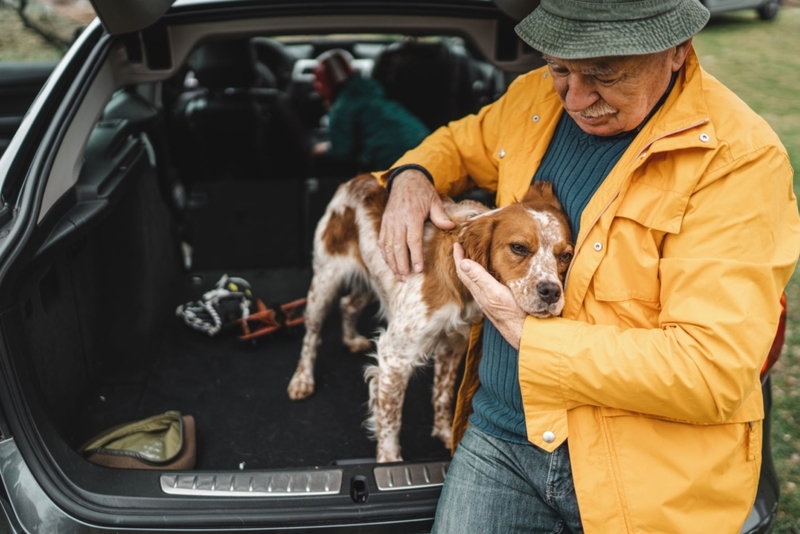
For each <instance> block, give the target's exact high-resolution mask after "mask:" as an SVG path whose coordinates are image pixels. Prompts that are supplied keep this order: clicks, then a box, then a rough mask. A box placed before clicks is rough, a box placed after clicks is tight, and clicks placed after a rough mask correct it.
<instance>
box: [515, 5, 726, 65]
mask: <svg viewBox="0 0 800 534" xmlns="http://www.w3.org/2000/svg"><path fill="white" fill-rule="evenodd" d="M709 16H710V15H709V12H708V10H707V9H706V8H705V7H704V6H703V5H702V4H700V2H699V1H698V0H542V1H541V4H540V5H539V7H537V8H536V9H534V10H533V12H532V13H531V14H530V15H528V16H527V17H525V18H524V19H523V20H522V22H520V23H519V24H518V25H517V27H516V28H515V29H516V31H517V34H518V35H519V36H520V37H521V38H522V40H523V41H525V42H526V43H528V44H529V45H531V46H532V47H533V48H535V49H536V50H538V51H539V52H542V53H544V54H547V55H550V56H553V57H556V58H559V59H589V58H595V57H605V56H628V55H638V54H652V53H654V52H661V51H663V50H667V49H668V48H671V47H673V46H675V45H678V44H680V43H682V42H684V41H686V40H687V39H689V38H690V37H692V36H693V35H694V34H696V33H697V32H698V31H700V30H701V29H702V28H703V26H705V24H706V22H708V18H709Z"/></svg>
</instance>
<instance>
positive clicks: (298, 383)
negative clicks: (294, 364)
mask: <svg viewBox="0 0 800 534" xmlns="http://www.w3.org/2000/svg"><path fill="white" fill-rule="evenodd" d="M286 391H287V392H288V393H289V398H290V399H292V400H301V399H305V398H308V397H310V396H311V394H312V393H314V379H313V378H312V379H309V378H308V377H305V376H299V375H294V376H293V377H292V379H291V380H290V381H289V387H288V388H287V389H286Z"/></svg>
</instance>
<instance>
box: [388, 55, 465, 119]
mask: <svg viewBox="0 0 800 534" xmlns="http://www.w3.org/2000/svg"><path fill="white" fill-rule="evenodd" d="M372 77H373V78H374V79H376V80H378V81H379V82H380V83H381V84H382V85H383V86H384V88H385V90H386V96H388V97H389V98H391V99H393V100H396V101H398V102H400V103H401V104H403V105H404V106H405V107H406V108H407V109H408V110H409V111H411V112H412V113H413V114H415V115H416V116H417V117H419V118H420V119H421V120H422V122H424V123H425V125H426V126H428V128H430V129H431V130H435V129H436V128H438V127H439V126H443V125H444V124H447V123H448V122H449V121H452V120H456V119H460V118H461V117H463V116H464V115H467V114H469V113H472V112H474V111H477V110H476V109H475V107H474V105H473V103H472V96H471V81H470V65H469V57H468V56H467V55H466V53H464V52H463V51H461V50H458V49H455V48H453V47H451V46H449V45H448V44H447V43H446V42H445V41H439V42H419V41H414V40H408V41H399V42H397V43H394V44H392V45H390V46H389V47H387V49H386V50H385V51H384V52H383V53H381V55H380V56H379V57H378V59H377V60H376V62H375V66H374V67H373V70H372Z"/></svg>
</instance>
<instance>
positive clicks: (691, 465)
mask: <svg viewBox="0 0 800 534" xmlns="http://www.w3.org/2000/svg"><path fill="white" fill-rule="evenodd" d="M602 420H603V427H604V433H605V437H606V439H607V445H608V452H609V455H610V459H611V462H612V463H613V470H614V472H615V474H616V477H617V488H619V490H620V492H621V496H620V497H621V499H622V500H623V502H624V503H625V505H626V506H627V509H628V510H629V511H630V520H631V522H632V529H631V530H632V531H633V532H664V531H666V530H669V531H670V532H738V531H739V529H740V528H741V525H742V523H743V522H744V520H745V519H746V517H747V515H748V513H749V511H750V508H751V507H752V504H753V501H754V499H755V494H756V490H757V487H758V474H759V466H760V459H761V450H760V448H758V449H757V450H756V451H755V456H754V457H753V458H752V459H751V458H750V457H749V452H750V451H749V450H748V445H749V443H748V442H749V438H748V436H749V435H750V432H751V427H750V425H749V424H747V423H745V424H739V423H736V424H719V425H708V426H697V425H688V424H683V423H677V422H669V421H663V420H660V419H652V418H649V417H641V416H640V417H625V416H623V415H622V414H621V413H619V414H617V416H614V417H603V418H602ZM752 428H753V429H755V430H760V423H758V422H756V423H754V424H753V427H752ZM755 430H754V431H755ZM753 445H755V443H753ZM687 503H691V506H687ZM666 525H669V528H666V527H665V526H666Z"/></svg>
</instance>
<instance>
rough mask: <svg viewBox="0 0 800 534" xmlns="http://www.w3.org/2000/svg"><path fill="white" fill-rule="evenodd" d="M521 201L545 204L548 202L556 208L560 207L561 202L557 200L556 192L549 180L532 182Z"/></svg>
mask: <svg viewBox="0 0 800 534" xmlns="http://www.w3.org/2000/svg"><path fill="white" fill-rule="evenodd" d="M522 202H523V203H525V204H533V203H536V202H544V203H545V204H549V205H550V206H553V207H554V208H556V209H559V210H560V209H562V208H561V204H560V203H559V202H558V199H557V198H556V194H555V192H554V191H553V184H551V183H550V182H543V181H538V182H534V183H533V184H532V185H531V187H530V189H528V192H527V193H526V194H525V197H524V198H523V199H522Z"/></svg>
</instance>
